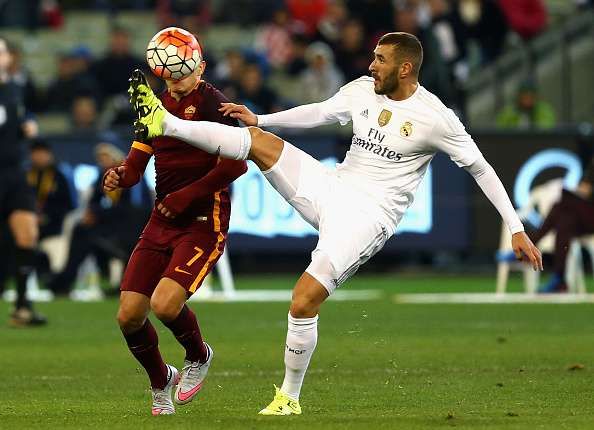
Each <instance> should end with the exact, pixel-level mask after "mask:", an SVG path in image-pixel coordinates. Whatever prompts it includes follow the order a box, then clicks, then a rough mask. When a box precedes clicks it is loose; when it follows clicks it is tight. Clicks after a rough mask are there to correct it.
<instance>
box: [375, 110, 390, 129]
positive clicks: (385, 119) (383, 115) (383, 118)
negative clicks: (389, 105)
mask: <svg viewBox="0 0 594 430" xmlns="http://www.w3.org/2000/svg"><path fill="white" fill-rule="evenodd" d="M390 118H392V112H390V111H389V110H387V109H382V111H381V112H380V114H379V116H378V117H377V123H378V124H379V126H380V127H383V126H384V125H386V124H387V123H389V122H390Z"/></svg>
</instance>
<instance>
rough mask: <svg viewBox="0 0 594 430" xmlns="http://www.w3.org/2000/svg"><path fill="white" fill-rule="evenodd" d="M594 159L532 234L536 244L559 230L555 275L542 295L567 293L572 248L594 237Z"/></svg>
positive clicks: (542, 290) (554, 266)
mask: <svg viewBox="0 0 594 430" xmlns="http://www.w3.org/2000/svg"><path fill="white" fill-rule="evenodd" d="M593 186H594V160H592V161H591V162H590V166H589V167H588V168H587V169H586V172H585V173H584V176H583V177H582V179H581V181H580V183H579V185H578V187H577V189H576V190H575V191H574V192H573V191H568V190H563V192H562V194H561V200H560V201H559V202H558V203H557V204H555V206H553V208H552V209H551V211H550V212H549V214H548V215H547V217H546V218H545V220H544V221H543V223H542V225H541V226H540V228H539V229H538V230H536V231H534V232H532V233H530V234H529V236H530V239H532V240H533V241H534V243H535V244H537V243H538V241H540V240H541V239H542V238H543V237H545V236H546V235H547V234H548V233H549V232H550V231H555V233H556V234H555V251H554V256H553V275H552V276H551V279H550V280H549V281H548V282H547V284H545V285H544V286H543V287H542V288H541V289H540V290H539V292H541V293H561V292H566V291H567V284H566V283H565V268H566V263H567V254H568V252H569V245H570V244H571V241H572V240H573V239H574V238H577V237H580V236H584V235H591V234H594V194H593V192H592V187H593Z"/></svg>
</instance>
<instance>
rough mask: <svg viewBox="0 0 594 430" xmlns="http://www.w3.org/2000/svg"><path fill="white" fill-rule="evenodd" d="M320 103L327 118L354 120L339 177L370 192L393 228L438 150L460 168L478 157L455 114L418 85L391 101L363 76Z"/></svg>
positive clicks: (474, 145) (338, 167)
mask: <svg viewBox="0 0 594 430" xmlns="http://www.w3.org/2000/svg"><path fill="white" fill-rule="evenodd" d="M320 107H321V108H322V109H323V116H324V117H325V118H326V119H327V120H334V121H339V122H340V123H341V124H342V125H344V124H346V123H347V122H348V121H349V120H352V122H353V138H352V142H351V146H350V149H349V151H348V152H347V154H346V157H345V159H344V161H343V162H342V163H339V164H338V165H337V169H336V171H337V175H338V176H339V177H340V178H341V179H343V180H344V181H346V182H348V183H349V185H352V186H353V187H355V188H358V189H360V190H362V191H364V192H365V193H366V194H368V195H370V196H371V197H372V198H373V200H374V201H376V202H377V203H378V204H379V205H380V207H381V209H382V210H383V212H384V214H385V215H386V216H387V218H388V219H389V220H390V221H391V224H392V226H391V227H392V228H393V231H394V230H395V229H396V224H397V223H398V221H399V220H400V218H401V216H402V214H403V213H404V211H405V210H406V208H407V207H408V206H410V204H411V203H412V201H413V195H414V192H415V190H416V189H417V187H418V185H419V183H420V182H421V180H422V179H423V176H424V175H425V172H426V170H427V167H428V166H429V162H430V161H431V159H432V158H433V156H434V155H435V153H436V152H437V151H443V152H445V153H447V154H448V155H449V156H450V158H451V159H452V160H453V161H454V162H456V164H457V165H458V166H460V167H465V166H469V165H471V164H473V163H474V162H475V161H476V160H477V159H479V158H480V157H481V153H480V151H479V149H478V148H477V146H476V144H475V143H474V141H473V140H472V137H471V136H470V135H469V134H468V133H467V132H466V130H465V129H464V126H463V125H462V123H461V122H460V120H459V119H458V117H457V116H456V115H455V114H454V112H453V111H452V110H451V109H448V108H447V107H446V106H445V105H444V104H443V103H442V102H441V101H440V100H439V99H438V98H437V97H436V96H434V95H433V94H431V93H430V92H429V91H427V90H426V89H425V88H423V87H422V86H421V85H418V87H417V90H416V91H415V92H414V93H413V95H412V96H410V97H409V98H407V99H406V100H402V101H394V100H392V99H390V98H388V97H386V96H384V95H377V94H376V93H375V92H374V87H373V78H371V77H368V76H364V77H361V78H359V79H356V80H354V81H352V82H350V83H349V84H347V85H345V86H344V87H342V88H341V89H340V91H339V92H338V93H337V94H336V95H334V96H333V97H332V98H330V99H328V100H326V101H325V102H322V103H320ZM393 231H392V232H393Z"/></svg>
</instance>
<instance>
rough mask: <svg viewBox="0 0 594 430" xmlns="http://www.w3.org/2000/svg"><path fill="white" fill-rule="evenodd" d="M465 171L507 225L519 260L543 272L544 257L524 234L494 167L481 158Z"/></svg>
mask: <svg viewBox="0 0 594 430" xmlns="http://www.w3.org/2000/svg"><path fill="white" fill-rule="evenodd" d="M465 170H466V171H467V172H469V173H470V174H471V175H472V176H473V177H474V179H475V181H476V183H477V184H478V186H479V187H480V188H481V190H482V191H483V193H484V194H485V196H487V198H488V199H489V201H491V203H492V204H493V206H495V208H496V209H497V211H499V214H500V215H501V217H502V218H503V220H504V222H505V223H506V224H507V226H508V228H509V230H510V232H511V234H512V247H513V250H514V252H515V254H516V257H517V258H518V260H528V261H529V262H530V263H531V265H532V267H533V268H534V270H542V255H541V253H540V251H539V250H538V248H537V247H536V246H534V244H533V243H532V241H531V240H530V239H529V238H528V236H527V235H526V233H525V232H524V226H523V225H522V222H521V221H520V218H519V217H518V214H517V213H516V211H515V209H514V207H513V206H512V203H511V201H510V200H509V197H508V195H507V192H506V191H505V188H504V187H503V184H502V183H501V180H500V179H499V177H498V176H497V173H495V170H494V169H493V167H492V166H491V165H490V164H489V163H488V162H487V160H485V158H484V157H482V156H480V157H479V158H478V159H477V160H476V161H475V162H474V163H472V164H471V165H469V166H467V167H465Z"/></svg>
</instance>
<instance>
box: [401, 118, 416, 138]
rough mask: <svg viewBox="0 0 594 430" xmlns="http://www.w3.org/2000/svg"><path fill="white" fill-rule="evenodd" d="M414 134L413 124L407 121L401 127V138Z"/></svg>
mask: <svg viewBox="0 0 594 430" xmlns="http://www.w3.org/2000/svg"><path fill="white" fill-rule="evenodd" d="M412 132H413V128H412V123H411V122H410V121H406V122H405V123H404V124H402V126H401V127H400V136H402V137H409V136H410V135H411V134H412Z"/></svg>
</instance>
